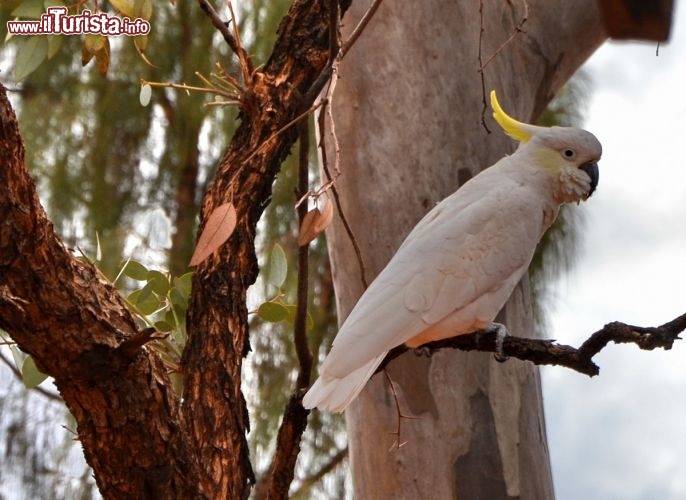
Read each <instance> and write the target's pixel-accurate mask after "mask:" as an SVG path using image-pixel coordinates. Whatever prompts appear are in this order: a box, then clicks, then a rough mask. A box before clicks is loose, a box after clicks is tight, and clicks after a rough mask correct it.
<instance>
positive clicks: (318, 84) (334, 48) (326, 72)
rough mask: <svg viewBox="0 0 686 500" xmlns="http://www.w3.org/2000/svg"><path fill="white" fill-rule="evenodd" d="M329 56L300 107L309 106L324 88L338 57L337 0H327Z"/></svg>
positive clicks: (338, 24)
mask: <svg viewBox="0 0 686 500" xmlns="http://www.w3.org/2000/svg"><path fill="white" fill-rule="evenodd" d="M328 5H329V58H328V60H327V61H326V65H325V66H324V69H322V71H321V73H319V76H318V77H317V79H316V80H315V81H314V83H312V85H311V86H310V88H309V89H308V90H307V92H306V93H305V95H304V96H303V98H302V104H301V105H300V107H301V108H306V107H309V106H310V105H311V104H312V103H313V102H314V100H315V99H316V98H317V96H318V95H319V93H320V92H321V91H322V89H323V88H324V85H326V83H327V82H328V81H329V79H330V78H331V74H332V73H333V68H334V63H335V62H336V60H337V59H338V57H339V55H340V50H341V36H340V15H339V9H338V0H329V3H328Z"/></svg>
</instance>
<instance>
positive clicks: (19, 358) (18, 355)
mask: <svg viewBox="0 0 686 500" xmlns="http://www.w3.org/2000/svg"><path fill="white" fill-rule="evenodd" d="M10 351H12V358H14V365H15V366H16V367H17V370H19V371H21V366H22V365H23V364H24V360H25V359H26V354H24V353H23V352H21V351H20V350H19V348H18V347H17V346H16V345H11V346H10Z"/></svg>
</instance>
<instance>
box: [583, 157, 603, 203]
mask: <svg viewBox="0 0 686 500" xmlns="http://www.w3.org/2000/svg"><path fill="white" fill-rule="evenodd" d="M579 168H580V169H581V170H583V171H584V172H586V173H587V174H588V176H589V177H590V178H591V190H590V191H589V192H588V197H589V198H590V197H591V195H592V194H593V191H595V188H596V187H597V186H598V177H599V175H600V172H599V171H598V164H597V163H596V162H592V163H586V164H585V165H581V166H580V167H579Z"/></svg>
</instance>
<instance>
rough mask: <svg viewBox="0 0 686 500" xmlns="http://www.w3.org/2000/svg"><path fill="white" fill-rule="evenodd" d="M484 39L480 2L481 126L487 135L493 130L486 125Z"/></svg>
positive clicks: (482, 13) (482, 4)
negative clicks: (482, 51)
mask: <svg viewBox="0 0 686 500" xmlns="http://www.w3.org/2000/svg"><path fill="white" fill-rule="evenodd" d="M483 38H484V1H483V0H479V76H480V77H481V104H482V106H481V126H482V127H483V128H484V130H486V133H487V134H490V133H491V130H490V129H489V128H488V125H486V110H487V109H488V103H487V102H486V79H485V76H484V65H483V64H482V62H481V50H482V47H483Z"/></svg>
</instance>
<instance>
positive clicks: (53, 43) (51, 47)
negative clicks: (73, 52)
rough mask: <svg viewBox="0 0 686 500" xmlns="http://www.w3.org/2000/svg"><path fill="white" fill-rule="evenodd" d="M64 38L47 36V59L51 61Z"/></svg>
mask: <svg viewBox="0 0 686 500" xmlns="http://www.w3.org/2000/svg"><path fill="white" fill-rule="evenodd" d="M63 41H64V37H63V36H60V35H48V59H52V58H53V56H54V55H55V54H57V51H58V50H60V47H61V46H62V42H63Z"/></svg>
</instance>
